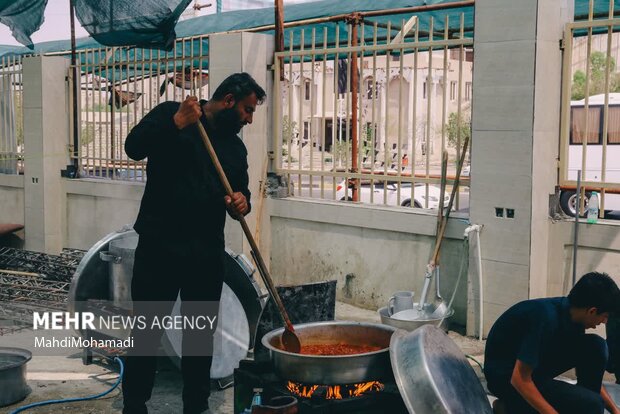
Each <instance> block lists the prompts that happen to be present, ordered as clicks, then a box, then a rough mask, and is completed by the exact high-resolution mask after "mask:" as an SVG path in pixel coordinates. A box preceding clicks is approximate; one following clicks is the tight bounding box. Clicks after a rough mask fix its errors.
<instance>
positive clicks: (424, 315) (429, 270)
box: [417, 137, 469, 319]
mask: <svg viewBox="0 0 620 414" xmlns="http://www.w3.org/2000/svg"><path fill="white" fill-rule="evenodd" d="M468 145H469V137H465V140H464V141H463V149H462V152H461V157H460V159H459V163H458V165H457V167H456V177H455V178H454V183H453V185H452V191H451V193H450V201H449V202H448V208H447V209H446V213H445V214H444V215H443V217H442V219H441V224H440V226H439V229H438V231H437V239H436V242H435V249H434V250H433V255H432V256H431V260H430V261H429V263H428V265H427V266H426V274H425V279H424V287H423V288H422V296H421V297H420V302H419V303H418V308H417V310H418V312H419V315H420V317H419V319H431V318H435V317H439V318H441V317H443V315H440V312H441V311H442V310H443V311H444V314H445V312H448V311H449V309H447V307H446V306H445V305H443V306H441V304H443V299H442V302H441V304H439V305H438V307H437V310H435V311H434V312H429V310H428V309H427V308H426V307H425V306H424V304H425V302H426V297H427V296H428V291H429V285H430V280H431V277H432V275H433V272H434V271H435V268H436V266H437V261H438V258H439V250H440V248H441V242H442V241H443V236H444V233H445V231H446V227H447V225H448V218H449V217H450V211H451V210H452V205H453V204H454V199H455V198H456V192H457V191H458V188H459V181H460V178H461V169H462V168H463V163H464V162H465V156H466V155H467V146H468ZM438 310H439V311H438Z"/></svg>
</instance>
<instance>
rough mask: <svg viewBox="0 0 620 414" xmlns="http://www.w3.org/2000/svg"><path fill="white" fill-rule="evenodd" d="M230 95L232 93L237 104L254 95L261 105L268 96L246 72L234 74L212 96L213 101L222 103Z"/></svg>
mask: <svg viewBox="0 0 620 414" xmlns="http://www.w3.org/2000/svg"><path fill="white" fill-rule="evenodd" d="M229 93H232V95H233V97H234V98H235V103H236V102H239V101H240V100H242V99H243V98H245V97H246V96H249V95H251V94H252V93H254V94H255V95H256V99H257V100H258V104H259V105H260V104H262V103H263V101H264V100H265V97H266V96H267V94H266V93H265V90H264V89H263V88H261V87H260V85H259V84H258V83H256V81H255V80H254V78H252V77H251V76H250V75H249V74H248V73H246V72H241V73H234V74H232V75H230V76H229V77H227V78H226V79H224V81H223V82H222V83H220V86H218V87H217V89H216V90H215V92H213V95H211V99H213V100H214V101H221V100H222V99H224V97H225V96H226V95H228V94H229Z"/></svg>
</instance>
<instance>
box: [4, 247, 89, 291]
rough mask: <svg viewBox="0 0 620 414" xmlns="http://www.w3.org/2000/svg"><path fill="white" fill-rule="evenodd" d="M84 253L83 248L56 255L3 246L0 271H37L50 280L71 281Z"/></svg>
mask: <svg viewBox="0 0 620 414" xmlns="http://www.w3.org/2000/svg"><path fill="white" fill-rule="evenodd" d="M84 254H85V252H84V251H81V250H65V251H63V253H61V255H59V256H55V255H49V254H45V253H38V252H32V251H28V250H20V249H14V248H11V247H1V248H0V273H1V272H2V270H12V271H16V272H28V273H36V274H38V275H41V277H42V278H44V279H46V280H48V281H59V282H70V281H71V278H72V277H73V273H74V272H75V269H76V268H77V266H78V264H79V263H80V260H81V259H82V257H83V256H84Z"/></svg>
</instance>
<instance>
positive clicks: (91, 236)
mask: <svg viewBox="0 0 620 414" xmlns="http://www.w3.org/2000/svg"><path fill="white" fill-rule="evenodd" d="M63 184H64V185H63V188H64V191H65V194H66V197H65V198H66V206H65V209H64V210H65V214H66V218H65V229H64V231H65V234H66V238H65V242H64V246H65V247H71V248H76V249H88V248H90V247H91V246H92V245H93V244H94V243H95V242H97V241H98V240H100V239H101V238H102V237H103V236H105V235H106V234H108V233H111V232H113V231H116V230H120V229H121V228H122V227H123V226H125V225H127V224H129V225H133V223H134V222H135V221H136V217H137V216H138V210H139V209H140V200H141V199H142V193H143V192H144V184H142V183H129V182H115V181H108V180H68V179H65V180H63ZM181 224H182V223H179V225H181Z"/></svg>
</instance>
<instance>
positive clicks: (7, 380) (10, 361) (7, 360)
mask: <svg viewBox="0 0 620 414" xmlns="http://www.w3.org/2000/svg"><path fill="white" fill-rule="evenodd" d="M31 358H32V353H30V351H28V350H26V349H21V348H8V347H0V407H4V406H5V405H9V404H13V403H15V402H17V401H20V400H23V399H24V398H25V397H26V396H27V395H28V394H30V387H29V386H28V384H27V383H26V363H27V362H28V361H30V359H31Z"/></svg>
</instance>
